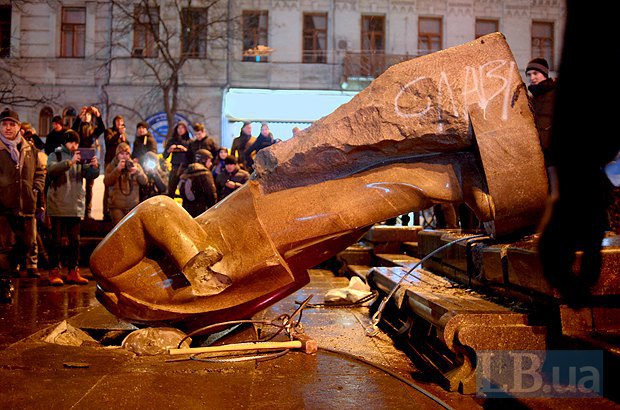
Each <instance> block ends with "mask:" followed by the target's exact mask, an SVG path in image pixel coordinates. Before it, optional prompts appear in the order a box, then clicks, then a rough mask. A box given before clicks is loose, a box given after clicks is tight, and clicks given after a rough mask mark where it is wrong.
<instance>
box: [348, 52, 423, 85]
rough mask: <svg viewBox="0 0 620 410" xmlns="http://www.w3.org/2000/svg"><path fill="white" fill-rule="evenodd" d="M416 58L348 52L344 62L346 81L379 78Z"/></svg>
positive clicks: (406, 55) (402, 55) (403, 55)
mask: <svg viewBox="0 0 620 410" xmlns="http://www.w3.org/2000/svg"><path fill="white" fill-rule="evenodd" d="M414 57H416V56H414V55H410V54H384V53H376V52H357V53H356V52H347V53H346V54H345V56H344V61H343V70H342V71H343V76H344V78H345V79H363V78H367V79H373V78H377V77H378V76H379V75H381V73H383V72H384V71H385V70H387V69H388V68H389V67H390V66H393V65H394V64H398V63H401V62H403V61H407V60H409V59H412V58H414Z"/></svg>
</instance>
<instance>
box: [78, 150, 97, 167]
mask: <svg viewBox="0 0 620 410" xmlns="http://www.w3.org/2000/svg"><path fill="white" fill-rule="evenodd" d="M78 151H80V156H81V157H82V164H88V163H90V160H91V159H93V157H94V156H95V149H94V148H79V149H78Z"/></svg>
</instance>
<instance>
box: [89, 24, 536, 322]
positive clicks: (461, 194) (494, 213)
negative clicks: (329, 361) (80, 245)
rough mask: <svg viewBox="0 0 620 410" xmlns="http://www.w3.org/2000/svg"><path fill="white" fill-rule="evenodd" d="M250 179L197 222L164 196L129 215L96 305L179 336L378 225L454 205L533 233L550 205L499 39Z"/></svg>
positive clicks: (109, 253)
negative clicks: (177, 329)
mask: <svg viewBox="0 0 620 410" xmlns="http://www.w3.org/2000/svg"><path fill="white" fill-rule="evenodd" d="M255 170H256V172H255V173H254V174H253V176H252V179H251V180H250V181H249V182H248V183H247V184H245V185H244V186H243V187H242V188H240V189H238V190H237V191H236V192H235V193H234V194H232V195H230V196H229V197H227V198H226V199H225V200H224V201H222V202H220V203H218V204H217V205H216V206H214V207H212V208H210V209H209V210H208V211H206V212H205V213H203V214H202V215H200V216H198V217H197V218H195V219H193V218H191V217H190V216H189V215H188V214H187V213H186V212H185V211H184V210H183V209H182V208H181V207H179V206H178V205H177V204H176V203H175V202H174V201H173V200H171V199H170V198H168V197H166V196H159V197H155V198H151V199H149V200H147V201H145V202H143V203H141V204H140V205H139V206H138V207H136V208H135V209H134V210H133V211H132V212H131V213H130V214H129V215H127V217H125V219H123V220H122V221H121V222H120V223H119V224H118V225H117V226H116V227H115V229H114V230H113V231H112V232H110V234H109V235H108V236H107V237H106V238H105V239H104V240H103V241H102V242H101V243H100V244H99V246H98V247H97V248H96V249H95V251H94V252H93V254H92V257H91V260H90V265H91V270H92V272H93V274H94V275H95V278H96V280H97V282H98V298H99V300H100V301H101V302H102V303H103V305H104V306H106V308H108V309H109V310H110V311H111V312H112V313H114V314H115V315H117V316H119V317H121V318H123V319H126V320H129V321H132V322H143V323H155V322H167V323H173V324H175V325H176V326H181V327H183V326H185V327H190V328H191V327H195V326H197V325H198V324H200V325H206V324H211V323H216V322H221V321H225V320H233V319H239V318H248V317H251V316H252V315H253V314H254V313H256V312H258V311H260V310H262V309H263V308H265V307H266V306H268V305H270V304H272V303H274V302H275V301H277V300H279V299H281V298H283V297H285V296H287V295H289V294H291V293H292V292H294V291H296V290H297V289H299V288H300V287H302V286H304V285H305V284H307V283H308V281H309V277H308V274H307V272H306V270H307V269H308V268H311V267H313V266H316V265H317V264H318V263H320V262H321V261H324V260H326V259H328V258H330V257H331V256H333V255H335V254H337V253H338V252H340V251H341V250H343V249H344V248H346V247H347V246H349V245H350V244H352V243H354V242H356V241H357V240H358V239H359V238H360V237H361V236H362V235H363V233H364V232H365V231H366V230H367V229H368V228H369V227H370V226H372V225H373V224H375V223H377V222H380V221H384V220H386V219H388V218H391V217H395V216H397V215H401V214H404V213H408V212H411V211H415V210H422V209H427V208H429V207H430V206H432V205H433V204H436V203H440V202H451V203H463V202H464V203H466V204H467V205H469V207H470V208H471V209H472V210H473V211H474V212H475V213H476V216H477V217H478V219H480V220H481V221H483V222H484V223H485V227H486V228H487V230H488V232H489V233H490V234H492V235H504V234H507V233H513V232H517V231H520V230H524V229H529V228H532V227H533V226H535V225H536V224H537V223H538V221H539V218H540V215H541V213H542V211H543V209H544V206H545V199H546V194H547V179H546V173H545V168H544V164H543V157H542V153H541V149H540V146H539V142H538V136H537V134H536V128H535V126H534V120H533V117H532V113H531V111H530V109H529V106H528V103H527V96H526V89H525V85H524V84H523V81H522V79H521V76H520V73H519V71H518V68H517V65H516V63H515V62H514V59H513V56H512V53H511V51H510V49H509V47H508V45H507V43H506V41H505V39H504V37H503V35H502V34H500V33H494V34H490V35H487V36H484V37H481V38H479V39H477V40H475V41H472V42H470V43H467V44H464V45H461V46H458V47H454V48H450V49H447V50H443V51H440V52H437V53H434V54H430V55H427V56H423V57H418V58H415V59H412V60H410V61H407V62H404V63H401V64H398V65H396V66H393V67H391V68H390V69H388V70H387V71H386V72H385V73H384V74H382V75H381V76H380V77H378V78H377V79H376V80H375V81H373V82H372V83H371V84H370V86H369V87H367V88H366V89H365V90H364V91H362V92H360V93H359V94H358V95H357V96H356V97H355V98H353V99H352V100H351V101H350V102H349V103H347V104H344V105H343V106H341V107H340V108H338V109H337V110H335V111H334V112H333V113H332V114H330V115H328V116H326V117H324V118H322V119H320V120H319V121H317V122H316V123H314V124H313V125H312V126H311V127H309V128H307V129H305V130H304V131H302V132H301V133H299V134H298V135H297V136H296V137H294V138H293V139H291V140H289V141H285V142H281V143H278V144H275V145H273V146H271V147H269V148H267V149H264V150H261V151H260V152H259V153H258V155H257V156H256V159H255Z"/></svg>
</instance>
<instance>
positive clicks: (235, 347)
mask: <svg viewBox="0 0 620 410" xmlns="http://www.w3.org/2000/svg"><path fill="white" fill-rule="evenodd" d="M301 347H302V342H301V341H300V340H291V341H287V342H257V343H232V344H228V345H222V346H206V347H188V348H184V349H169V350H168V352H169V353H170V354H171V355H177V354H194V353H212V352H237V351H246V350H278V349H299V348H301Z"/></svg>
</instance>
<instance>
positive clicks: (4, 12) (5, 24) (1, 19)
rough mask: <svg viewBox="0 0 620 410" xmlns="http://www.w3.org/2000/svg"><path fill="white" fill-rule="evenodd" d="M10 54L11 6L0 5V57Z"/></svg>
mask: <svg viewBox="0 0 620 410" xmlns="http://www.w3.org/2000/svg"><path fill="white" fill-rule="evenodd" d="M10 55H11V6H0V57H8V56H10Z"/></svg>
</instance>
